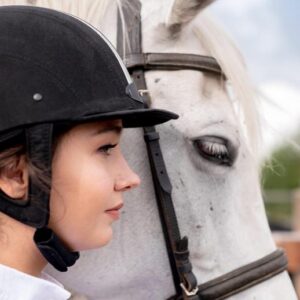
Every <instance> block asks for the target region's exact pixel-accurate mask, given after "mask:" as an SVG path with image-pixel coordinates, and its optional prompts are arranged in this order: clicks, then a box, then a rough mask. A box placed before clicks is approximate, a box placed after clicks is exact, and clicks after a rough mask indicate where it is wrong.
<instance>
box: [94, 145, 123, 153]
mask: <svg viewBox="0 0 300 300" xmlns="http://www.w3.org/2000/svg"><path fill="white" fill-rule="evenodd" d="M117 145H118V144H107V145H103V146H101V147H100V148H98V151H99V152H102V153H104V154H106V155H110V152H111V150H112V149H113V148H115V147H116V146H117Z"/></svg>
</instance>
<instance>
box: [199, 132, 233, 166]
mask: <svg viewBox="0 0 300 300" xmlns="http://www.w3.org/2000/svg"><path fill="white" fill-rule="evenodd" d="M193 143H194V146H195V147H196V149H197V151H198V153H199V154H200V155H201V156H202V157H203V158H205V159H206V160H209V161H211V162H213V163H215V164H218V165H225V166H232V164H233V162H234V160H235V157H236V155H235V151H234V150H233V147H230V146H229V142H228V141H226V140H225V139H223V138H220V137H215V136H204V137H201V138H198V139H194V140H193Z"/></svg>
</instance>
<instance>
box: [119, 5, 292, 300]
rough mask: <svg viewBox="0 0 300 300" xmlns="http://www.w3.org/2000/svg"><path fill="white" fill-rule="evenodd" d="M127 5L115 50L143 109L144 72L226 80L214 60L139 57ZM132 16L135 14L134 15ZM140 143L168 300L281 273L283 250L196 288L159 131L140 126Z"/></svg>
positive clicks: (227, 290) (206, 297)
mask: <svg viewBox="0 0 300 300" xmlns="http://www.w3.org/2000/svg"><path fill="white" fill-rule="evenodd" d="M126 2H127V1H124V3H125V4H124V5H123V8H122V10H123V12H122V13H123V16H124V21H125V26H126V27H125V28H126V29H128V32H127V37H128V39H129V41H128V43H127V42H126V43H125V42H124V40H123V27H122V25H123V24H122V21H121V18H120V13H119V15H118V34H117V50H118V52H119V54H120V55H121V57H123V60H124V62H125V65H126V67H127V68H128V70H129V72H130V74H131V76H132V78H133V80H134V82H135V84H136V86H137V87H138V89H139V91H140V93H141V96H142V98H143V100H144V103H145V106H146V107H150V104H151V98H150V95H149V91H148V89H147V85H146V80H145V72H146V71H148V70H166V71H172V70H183V69H185V70H196V71H201V72H206V73H210V74H211V75H214V76H218V77H223V78H225V79H226V77H225V75H224V73H223V72H222V70H221V67H220V65H219V64H218V63H217V61H216V60H215V59H214V58H213V57H209V56H203V55H196V54H183V53H143V50H142V32H141V26H142V24H141V16H140V14H141V4H140V2H139V1H138V0H133V1H131V3H130V4H131V9H130V7H128V6H127V5H126ZM133 7H134V10H132V8H133ZM136 12H138V13H137V14H136ZM134 13H135V14H134ZM123 46H125V47H126V49H124V48H123ZM123 54H125V55H123ZM144 139H145V142H146V146H147V152H148V157H149V162H150V167H151V173H152V178H153V184H154V187H155V194H156V201H157V205H158V209H159V215H160V221H161V224H162V228H163V233H164V238H165V242H166V247H167V252H168V257H169V262H170V267H171V270H172V275H173V281H174V286H175V289H176V295H175V296H172V297H170V298H169V299H168V300H212V299H218V300H221V299H226V298H228V297H229V296H232V295H235V294H237V293H239V292H241V291H244V290H246V289H248V288H250V287H252V286H254V285H256V284H258V283H261V282H263V281H265V280H267V279H269V278H271V277H273V276H275V275H277V274H279V273H281V272H283V271H285V270H286V268H287V258H286V256H285V253H284V252H283V250H281V249H277V250H275V251H274V252H272V253H271V254H269V255H267V256H265V257H263V258H261V259H259V260H257V261H254V262H252V263H249V264H247V265H245V266H243V267H240V268H238V269H235V270H233V271H231V272H229V273H226V274H224V275H222V276H220V277H218V278H215V279H213V280H210V281H208V282H205V283H203V284H201V285H198V283H197V279H196V276H195V275H194V273H193V270H192V264H191V262H190V259H189V249H188V238H187V237H183V238H181V235H180V231H179V226H178V222H177V217H176V213H175V209H174V205H173V201H172V196H171V194H172V186H171V182H170V179H169V176H168V173H167V169H166V166H165V162H164V159H163V154H162V151H161V148H160V144H159V133H158V132H157V131H156V129H155V127H153V126H152V127H144Z"/></svg>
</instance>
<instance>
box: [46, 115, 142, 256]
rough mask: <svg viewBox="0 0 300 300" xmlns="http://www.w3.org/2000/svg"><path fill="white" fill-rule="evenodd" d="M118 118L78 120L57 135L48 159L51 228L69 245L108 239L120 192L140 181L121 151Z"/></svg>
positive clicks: (95, 244)
mask: <svg viewBox="0 0 300 300" xmlns="http://www.w3.org/2000/svg"><path fill="white" fill-rule="evenodd" d="M121 130H122V122H121V121H120V120H113V121H102V122H94V123H88V124H81V125H78V126H76V127H74V128H73V129H71V130H70V131H69V132H67V133H66V134H65V135H63V137H62V138H61V139H60V140H59V142H58V145H57V148H56V150H55V153H54V157H53V163H52V189H51V196H50V222H49V227H50V228H51V229H52V230H53V231H54V232H55V233H56V234H57V235H58V236H59V237H60V238H61V239H62V240H63V241H64V242H65V243H66V244H67V246H68V247H70V248H71V249H72V250H77V251H80V250H85V249H91V248H97V247H100V246H103V245H105V244H106V243H108V242H109V241H110V240H111V238H112V228H111V224H112V223H113V222H114V221H115V220H117V219H118V217H119V209H120V208H121V207H122V205H123V198H122V193H123V192H124V191H127V190H129V189H131V188H133V187H136V186H138V185H139V183H140V179H139V177H138V176H137V175H136V174H135V173H134V172H133V171H132V170H131V169H130V168H129V166H128V165H127V163H126V161H125V159H124V157H123V155H122V153H121V150H120V145H119V142H120V136H121Z"/></svg>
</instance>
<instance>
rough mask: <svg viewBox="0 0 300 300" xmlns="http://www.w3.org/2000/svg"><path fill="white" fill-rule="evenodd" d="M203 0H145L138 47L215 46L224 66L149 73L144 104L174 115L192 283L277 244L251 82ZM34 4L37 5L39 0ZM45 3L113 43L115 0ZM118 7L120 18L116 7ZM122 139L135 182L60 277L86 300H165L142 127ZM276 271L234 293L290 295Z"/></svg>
mask: <svg viewBox="0 0 300 300" xmlns="http://www.w3.org/2000/svg"><path fill="white" fill-rule="evenodd" d="M20 1H21V0H20ZM22 1H23V2H24V1H25V0H22ZM161 2H162V3H161ZM210 2H212V1H210V0H207V1H196V0H176V1H161V0H154V1H149V0H143V1H142V29H143V30H142V37H143V51H144V52H159V53H189V54H200V55H212V56H214V57H215V58H216V59H217V61H218V62H219V64H220V65H221V68H222V70H223V72H224V74H225V76H220V75H218V76H216V75H215V74H213V73H207V72H200V71H196V70H176V71H169V70H168V71H167V70H164V71H162V70H151V71H147V72H146V82H147V85H148V90H149V92H150V96H151V105H152V106H153V107H157V108H166V109H169V110H172V111H175V112H177V113H178V114H179V115H180V119H179V120H176V121H172V122H170V123H168V124H166V125H163V126H159V127H158V128H157V129H158V131H159V133H160V137H161V139H160V141H161V147H162V151H163V154H164V158H165V162H166V166H167V169H168V171H169V175H170V178H171V182H172V185H173V200H174V205H175V210H176V213H177V217H178V221H179V227H180V230H181V232H182V235H187V236H189V240H190V253H191V260H192V263H193V268H194V272H195V274H196V275H197V279H198V282H199V283H202V282H205V281H207V280H209V279H212V278H214V277H216V276H218V275H222V274H224V273H227V272H228V271H231V270H233V269H235V268H237V267H240V266H242V265H245V264H247V263H249V262H252V261H254V260H256V259H258V258H261V257H262V256H264V255H266V254H268V253H270V252H271V251H272V250H274V248H275V245H274V243H273V241H272V238H271V234H270V230H269V227H268V224H267V221H266V216H265V211H264V206H263V201H262V196H261V191H260V184H259V170H258V163H257V162H258V156H257V148H258V147H257V145H258V141H259V130H258V121H257V114H256V104H255V100H254V98H253V97H252V96H253V89H252V87H251V84H250V83H249V80H248V78H247V74H246V72H245V67H244V64H243V62H242V60H241V57H240V55H239V53H238V51H237V50H236V49H235V47H234V46H233V44H232V43H231V42H230V40H229V39H228V37H227V36H226V35H225V34H224V32H223V31H222V30H220V29H219V28H218V26H215V25H214V24H213V22H212V21H211V20H210V19H209V18H207V17H206V16H205V15H204V14H203V12H202V10H203V9H204V7H205V6H206V5H207V4H209V3H210ZM62 3H63V4H64V5H62ZM83 3H85V5H83ZM36 4H37V5H43V3H42V1H41V0H37V3H36ZM51 4H52V6H51ZM48 5H50V7H52V8H56V9H62V10H64V11H67V12H70V13H73V14H76V15H79V16H81V17H82V18H84V19H86V20H87V21H89V22H91V23H92V24H93V25H95V26H97V27H99V28H100V29H102V31H104V33H105V34H106V35H108V36H109V37H110V39H111V41H112V42H113V43H114V44H115V45H116V39H117V27H116V24H117V22H116V18H117V7H118V5H119V7H120V1H108V0H102V1H100V0H98V1H94V0H86V1H81V0H80V1H76V0H73V1H65V2H61V1H58V0H52V1H48ZM127 5H128V6H129V7H130V8H131V10H132V24H133V25H134V23H135V19H134V16H135V15H136V13H137V12H136V10H135V7H134V6H133V4H132V1H129V0H128V1H127ZM120 15H121V17H124V15H123V11H122V10H120ZM131 29H132V28H131V27H130V26H129V27H128V28H127V30H131ZM123 33H124V38H125V39H126V30H125V31H123ZM225 78H227V79H228V80H225ZM228 82H229V83H230V84H228ZM123 142H124V143H129V144H130V146H131V147H126V148H127V149H131V152H130V153H127V157H128V159H129V161H131V164H132V165H134V166H135V168H134V169H135V170H136V171H137V172H138V173H139V174H140V175H141V178H142V184H141V187H140V188H139V189H138V190H136V191H134V192H132V193H130V195H129V197H127V201H126V207H125V209H124V213H123V216H122V220H121V222H119V224H117V225H116V226H115V239H114V241H113V242H112V243H111V245H110V246H108V247H106V248H105V249H101V250H100V251H97V252H94V253H93V254H90V255H86V256H85V255H83V259H82V260H81V262H80V263H79V264H78V265H77V266H75V268H74V269H73V273H70V274H69V278H68V279H64V280H65V282H67V283H68V284H69V286H73V287H75V288H78V289H81V290H82V291H85V292H86V293H88V294H90V295H91V296H93V297H94V298H93V299H96V298H97V295H98V296H99V295H101V297H103V298H105V299H141V298H143V299H165V298H167V297H168V296H171V295H172V294H174V287H173V283H172V279H171V277H172V276H171V272H170V267H169V263H168V259H167V252H166V250H165V245H164V240H163V234H162V230H161V226H160V221H159V216H158V212H157V207H156V204H155V200H154V197H155V195H154V192H153V186H152V181H151V175H150V171H149V166H148V162H147V157H146V149H145V145H144V142H143V137H142V132H141V131H140V130H136V131H135V132H134V133H133V131H131V132H130V133H129V132H128V133H126V132H125V134H124V139H123ZM132 145H135V148H134V151H132ZM125 155H126V153H125ZM83 273H84V277H82V274H83ZM280 276H281V277H278V278H277V279H278V280H276V279H275V278H274V279H272V280H270V281H268V282H266V283H264V284H262V285H259V286H257V287H256V288H255V289H251V290H249V291H247V292H245V293H243V294H240V295H239V296H236V298H234V299H252V298H254V297H256V298H260V299H287V298H289V299H294V298H293V297H294V296H293V295H292V291H291V289H290V286H289V282H288V281H287V279H286V277H285V276H286V274H281V275H280ZM279 281H280V284H278V283H279ZM270 291H273V292H272V293H274V295H275V296H272V295H271V294H272V293H271V292H270ZM120 295H121V296H120ZM270 295H271V296H270Z"/></svg>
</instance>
